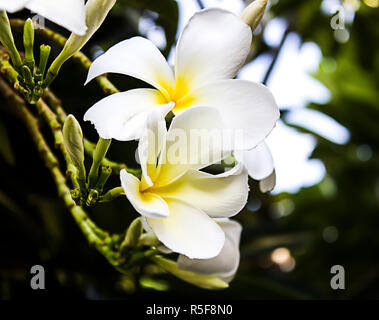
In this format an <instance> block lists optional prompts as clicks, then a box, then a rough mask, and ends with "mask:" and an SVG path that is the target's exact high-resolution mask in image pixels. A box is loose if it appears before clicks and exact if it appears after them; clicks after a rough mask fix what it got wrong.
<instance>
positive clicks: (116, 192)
mask: <svg viewBox="0 0 379 320" xmlns="http://www.w3.org/2000/svg"><path fill="white" fill-rule="evenodd" d="M122 195H125V192H124V189H123V188H122V187H116V188H113V189H111V190H109V191H108V192H107V193H106V194H104V195H103V196H101V197H100V200H99V202H100V203H104V202H110V201H113V200H114V199H116V198H118V197H119V196H122Z"/></svg>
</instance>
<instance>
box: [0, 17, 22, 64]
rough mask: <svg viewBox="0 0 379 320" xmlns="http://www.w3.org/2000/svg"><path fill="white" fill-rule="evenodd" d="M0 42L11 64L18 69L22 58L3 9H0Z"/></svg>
mask: <svg viewBox="0 0 379 320" xmlns="http://www.w3.org/2000/svg"><path fill="white" fill-rule="evenodd" d="M0 42H1V44H2V45H3V46H4V47H5V48H6V49H7V50H8V52H9V55H10V56H11V60H12V63H13V66H14V67H15V68H16V69H17V71H19V68H20V67H21V66H22V60H21V57H20V54H19V53H18V51H17V48H16V45H15V44H14V39H13V35H12V30H11V26H10V24H9V19H8V16H7V13H6V12H5V11H0Z"/></svg>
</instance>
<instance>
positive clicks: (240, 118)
mask: <svg viewBox="0 0 379 320" xmlns="http://www.w3.org/2000/svg"><path fill="white" fill-rule="evenodd" d="M191 97H192V98H193V99H194V102H193V104H194V105H201V106H209V107H215V108H217V109H218V110H219V111H220V113H221V116H222V118H223V120H224V122H225V123H226V125H227V127H228V128H229V129H231V130H232V131H234V136H235V137H236V139H237V141H236V146H235V148H237V149H251V148H254V147H255V146H256V145H257V144H258V143H260V142H261V141H263V140H264V138H265V137H266V136H267V135H268V134H269V133H270V132H271V130H272V129H273V128H274V126H275V124H276V121H277V120H278V119H279V116H280V113H279V108H278V106H277V105H276V102H275V99H274V97H273V95H272V94H271V92H270V90H269V89H267V88H266V87H265V86H263V85H261V84H258V83H254V82H250V81H245V80H221V81H216V82H212V83H209V84H207V85H205V86H203V87H201V88H199V89H197V90H195V91H194V92H192V93H191Z"/></svg>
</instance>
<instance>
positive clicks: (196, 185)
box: [154, 165, 249, 218]
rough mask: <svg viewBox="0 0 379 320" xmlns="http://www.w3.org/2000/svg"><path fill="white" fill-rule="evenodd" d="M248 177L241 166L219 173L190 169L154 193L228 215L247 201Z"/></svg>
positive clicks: (218, 215)
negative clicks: (213, 173)
mask: <svg viewBox="0 0 379 320" xmlns="http://www.w3.org/2000/svg"><path fill="white" fill-rule="evenodd" d="M247 178H248V176H247V172H246V171H245V170H244V169H243V166H242V165H237V166H236V167H234V168H233V169H231V170H229V171H228V172H226V173H224V174H220V175H212V174H209V173H206V172H201V171H196V170H192V169H191V170H189V171H187V172H186V173H185V174H184V175H183V176H181V177H180V178H179V179H177V180H175V181H174V182H173V183H171V184H169V185H167V186H165V187H162V188H158V189H155V190H154V192H155V193H157V194H159V196H161V197H162V198H164V199H165V198H166V197H170V198H175V199H180V200H183V201H185V202H187V203H191V204H192V205H193V206H195V207H196V208H199V209H201V210H202V211H204V212H205V213H206V214H207V215H209V216H210V217H213V218H221V217H231V216H233V215H235V214H237V213H238V212H240V211H241V210H242V208H243V207H244V206H245V204H246V201H247V197H248V194H249V186H248V179H247Z"/></svg>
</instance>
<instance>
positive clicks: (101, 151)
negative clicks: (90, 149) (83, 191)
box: [88, 138, 112, 189]
mask: <svg viewBox="0 0 379 320" xmlns="http://www.w3.org/2000/svg"><path fill="white" fill-rule="evenodd" d="M111 142H112V139H103V138H100V139H99V141H98V142H97V145H96V148H95V151H94V153H93V159H92V166H91V169H90V171H89V174H88V188H89V189H92V188H94V187H95V186H96V183H97V180H98V177H99V168H100V165H101V163H102V162H103V160H104V157H105V155H106V154H107V152H108V149H109V146H110V145H111Z"/></svg>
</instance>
